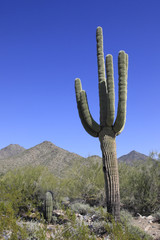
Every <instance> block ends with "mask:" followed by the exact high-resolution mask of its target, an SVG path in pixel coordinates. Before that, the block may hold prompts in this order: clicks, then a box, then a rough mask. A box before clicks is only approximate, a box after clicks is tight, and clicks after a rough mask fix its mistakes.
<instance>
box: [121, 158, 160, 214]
mask: <svg viewBox="0 0 160 240" xmlns="http://www.w3.org/2000/svg"><path fill="white" fill-rule="evenodd" d="M119 176H120V193H121V202H122V203H123V204H124V207H125V208H128V209H130V210H132V211H133V212H135V213H137V212H138V213H141V214H145V215H147V214H150V213H152V212H154V211H156V210H157V208H158V206H159V204H160V202H159V193H160V163H159V162H158V161H151V160H148V161H147V162H146V163H143V164H140V163H135V164H134V165H132V166H129V165H126V164H125V163H120V164H119Z"/></svg>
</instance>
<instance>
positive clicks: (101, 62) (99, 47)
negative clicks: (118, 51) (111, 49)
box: [96, 27, 106, 82]
mask: <svg viewBox="0 0 160 240" xmlns="http://www.w3.org/2000/svg"><path fill="white" fill-rule="evenodd" d="M96 40H97V62H98V79H99V82H102V81H106V78H105V65H104V53H103V32H102V28H101V27H98V28H97V32H96Z"/></svg>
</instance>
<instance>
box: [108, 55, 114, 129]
mask: <svg viewBox="0 0 160 240" xmlns="http://www.w3.org/2000/svg"><path fill="white" fill-rule="evenodd" d="M106 75H107V87H108V100H107V119H106V125H107V126H108V127H111V126H112V125H113V121H114V115H115V93H114V77H113V58H112V55H110V54H108V55H107V56H106Z"/></svg>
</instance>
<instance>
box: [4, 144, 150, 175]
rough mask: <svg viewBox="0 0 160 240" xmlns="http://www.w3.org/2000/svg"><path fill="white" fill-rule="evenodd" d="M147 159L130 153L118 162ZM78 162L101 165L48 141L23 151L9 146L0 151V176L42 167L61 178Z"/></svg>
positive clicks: (94, 158)
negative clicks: (20, 169)
mask: <svg viewBox="0 0 160 240" xmlns="http://www.w3.org/2000/svg"><path fill="white" fill-rule="evenodd" d="M147 159H148V157H147V156H146V155H144V154H142V153H138V152H136V151H132V152H130V153H128V154H126V155H123V156H121V157H120V158H118V161H119V162H126V163H127V164H132V163H133V162H134V161H146V160H147ZM80 161H81V162H82V164H87V165H88V164H90V162H91V161H94V162H96V163H99V164H102V159H101V157H99V156H90V157H88V158H83V157H81V156H79V155H77V154H75V153H71V152H69V151H66V150H64V149H62V148H60V147H57V146H55V145H54V144H53V143H51V142H48V141H44V142H42V143H40V144H38V145H36V146H34V147H32V148H29V149H25V148H23V147H21V146H19V145H18V144H11V145H9V146H7V147H5V148H3V149H1V150H0V175H1V174H3V173H5V172H7V171H8V170H10V169H14V168H17V167H23V166H28V165H31V166H38V165H43V166H47V167H48V168H49V170H50V171H51V172H53V173H54V175H56V176H63V174H64V173H65V172H66V171H67V170H68V169H69V168H70V167H71V166H73V164H76V163H78V162H80Z"/></svg>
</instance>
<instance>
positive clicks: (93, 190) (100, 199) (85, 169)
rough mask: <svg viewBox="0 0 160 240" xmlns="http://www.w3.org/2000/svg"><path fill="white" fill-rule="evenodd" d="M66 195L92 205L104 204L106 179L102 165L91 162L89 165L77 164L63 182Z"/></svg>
mask: <svg viewBox="0 0 160 240" xmlns="http://www.w3.org/2000/svg"><path fill="white" fill-rule="evenodd" d="M63 181H64V182H63V185H64V186H65V187H64V195H65V196H68V197H69V198H70V199H74V198H81V199H83V200H84V201H85V202H86V203H89V204H90V205H97V204H99V203H104V198H105V197H104V177H103V172H102V167H101V165H99V164H97V163H94V162H93V161H91V162H90V163H89V164H88V165H87V164H86V165H85V164H84V163H83V162H77V163H76V164H75V165H74V166H73V167H72V168H71V169H70V170H69V171H68V173H67V175H66V177H65V179H64V180H63Z"/></svg>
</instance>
